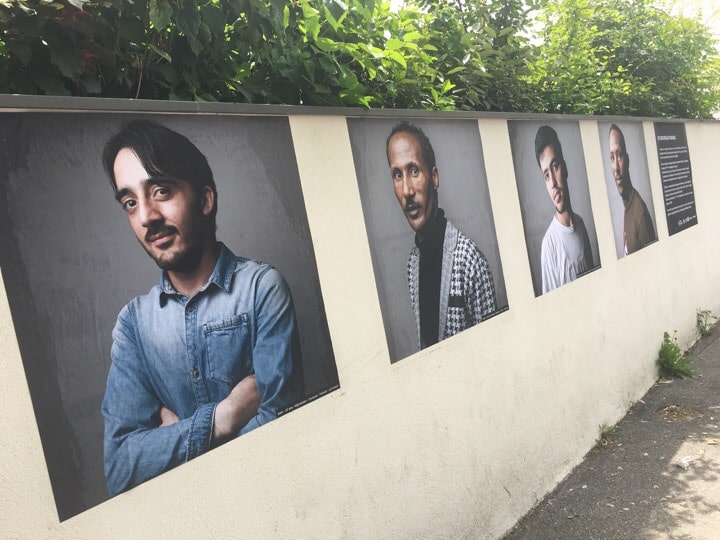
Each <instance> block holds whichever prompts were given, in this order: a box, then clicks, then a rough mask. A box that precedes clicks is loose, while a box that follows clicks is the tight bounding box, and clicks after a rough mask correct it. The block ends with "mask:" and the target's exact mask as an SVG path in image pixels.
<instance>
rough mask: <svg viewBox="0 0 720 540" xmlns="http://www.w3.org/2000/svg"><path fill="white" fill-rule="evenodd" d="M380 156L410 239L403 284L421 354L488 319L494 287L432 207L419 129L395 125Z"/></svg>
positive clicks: (483, 265)
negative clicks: (384, 159)
mask: <svg viewBox="0 0 720 540" xmlns="http://www.w3.org/2000/svg"><path fill="white" fill-rule="evenodd" d="M386 151H387V160H388V165H389V167H390V176H391V178H392V183H393V184H392V185H393V190H394V193H395V197H396V198H397V201H398V203H399V204H400V207H401V209H402V211H403V214H404V215H405V218H406V219H407V222H408V224H409V225H410V228H411V229H412V230H413V231H414V233H415V247H413V249H412V251H411V252H410V257H409V259H408V262H407V280H408V287H409V290H410V303H411V306H412V310H413V313H414V316H415V325H416V329H417V336H418V342H419V346H420V348H421V349H424V348H425V347H429V346H430V345H433V344H435V343H438V342H439V341H442V340H444V339H447V338H449V337H451V336H453V335H455V334H457V333H458V332H461V331H463V330H465V329H467V328H470V327H471V326H474V325H476V324H478V323H479V322H481V321H483V320H485V319H486V318H488V317H490V316H491V315H493V314H494V313H495V312H496V299H495V287H494V284H493V277H492V273H491V271H490V268H489V266H488V263H487V260H486V259H485V257H484V255H483V254H482V253H481V252H480V250H479V249H478V247H477V245H476V244H475V243H474V242H473V241H472V240H471V239H470V238H468V237H467V236H466V235H465V234H463V233H462V232H461V231H459V230H458V229H457V228H456V227H455V226H454V225H453V223H452V222H451V221H450V220H448V218H447V217H446V216H445V212H444V211H443V210H442V209H441V208H440V207H439V205H438V190H439V188H440V179H439V173H438V168H437V165H436V162H435V151H434V150H433V147H432V145H431V143H430V140H429V139H428V137H427V136H426V135H425V133H424V132H423V131H422V129H420V128H418V127H417V126H415V125H413V124H411V123H409V122H400V123H399V124H397V125H396V126H394V127H393V129H392V131H391V132H390V135H389V136H388V138H387V143H386Z"/></svg>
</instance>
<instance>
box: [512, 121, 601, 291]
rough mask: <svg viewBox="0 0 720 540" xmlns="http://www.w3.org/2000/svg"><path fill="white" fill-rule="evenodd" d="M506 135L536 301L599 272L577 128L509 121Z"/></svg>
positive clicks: (595, 238) (567, 125)
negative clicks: (518, 197) (508, 141)
mask: <svg viewBox="0 0 720 540" xmlns="http://www.w3.org/2000/svg"><path fill="white" fill-rule="evenodd" d="M509 130H510V142H511V146H512V152H513V162H514V164H515V178H516V181H517V184H518V194H519V196H520V208H521V211H522V215H523V227H524V230H525V239H526V243H527V249H528V256H529V259H530V269H531V274H532V277H533V286H534V289H535V295H536V296H539V295H541V294H545V293H548V292H550V291H552V290H554V289H557V288H558V287H561V286H563V285H565V284H567V283H570V282H572V281H574V280H575V279H577V278H578V277H580V276H582V275H584V274H586V273H588V272H589V271H591V270H593V269H595V268H597V267H598V266H599V262H596V261H599V256H598V255H597V253H598V250H597V236H596V234H595V224H594V222H593V216H592V209H591V207H590V196H589V190H588V184H587V174H586V172H585V159H584V156H583V154H582V152H583V150H582V145H581V144H580V140H581V139H580V133H579V127H578V125H577V123H573V124H570V123H563V124H560V123H558V124H557V125H553V126H550V125H546V124H539V123H533V122H522V121H512V122H509ZM575 132H577V133H575ZM528 154H529V156H528Z"/></svg>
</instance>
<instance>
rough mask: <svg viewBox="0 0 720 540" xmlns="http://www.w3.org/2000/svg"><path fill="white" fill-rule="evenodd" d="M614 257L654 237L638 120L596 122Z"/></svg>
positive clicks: (648, 175) (648, 241) (654, 238)
mask: <svg viewBox="0 0 720 540" xmlns="http://www.w3.org/2000/svg"><path fill="white" fill-rule="evenodd" d="M598 131H599V134H600V145H601V148H602V153H603V164H604V168H605V183H606V186H607V192H608V203H609V205H610V214H611V218H612V223H613V231H614V233H615V247H616V251H617V256H618V258H621V257H624V256H626V255H630V254H631V253H635V252H636V251H639V250H640V249H642V248H644V247H645V246H647V245H649V244H651V243H653V242H655V240H657V234H656V232H655V230H656V229H655V213H654V211H653V204H652V203H653V200H652V192H651V189H650V174H649V172H648V165H647V155H646V152H645V143H644V136H643V129H642V123H640V122H624V123H623V124H622V126H621V125H619V124H611V123H608V122H602V123H599V124H598Z"/></svg>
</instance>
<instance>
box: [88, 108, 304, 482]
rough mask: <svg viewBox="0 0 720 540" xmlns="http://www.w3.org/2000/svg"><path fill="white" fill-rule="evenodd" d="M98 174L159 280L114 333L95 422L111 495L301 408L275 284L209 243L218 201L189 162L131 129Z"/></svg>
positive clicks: (156, 138)
mask: <svg viewBox="0 0 720 540" xmlns="http://www.w3.org/2000/svg"><path fill="white" fill-rule="evenodd" d="M103 163H104V166H105V170H106V172H107V173H108V175H109V177H110V183H111V185H112V187H113V190H114V192H115V197H116V199H117V201H118V202H119V203H120V205H121V207H122V208H123V210H124V211H125V213H126V214H127V219H128V221H129V224H130V227H131V229H132V231H133V233H134V234H135V236H136V238H137V240H138V241H139V243H140V244H141V245H142V247H143V248H144V249H145V251H146V252H147V253H148V255H150V257H151V258H152V259H153V260H154V261H155V262H156V263H157V265H158V266H159V267H160V269H161V270H162V274H161V280H160V283H159V284H158V285H156V286H155V287H153V288H152V289H151V290H150V292H149V293H147V294H146V295H143V296H138V297H136V298H134V299H133V300H131V301H130V303H128V304H127V305H126V306H125V307H124V308H123V309H122V310H121V312H120V314H119V315H118V318H117V323H116V325H115V328H114V330H113V335H112V336H113V344H112V349H111V358H112V364H111V367H110V373H109V375H108V379H107V387H106V392H105V397H104V399H103V404H102V414H103V417H104V420H105V437H104V454H105V458H104V468H105V475H106V479H107V486H108V490H109V492H110V494H112V495H114V494H117V493H120V492H122V491H125V490H127V489H130V488H132V487H134V486H136V485H138V484H140V483H142V482H144V481H146V480H148V479H150V478H153V477H154V476H157V475H158V474H161V473H163V472H165V471H167V470H169V469H171V468H173V467H175V466H177V465H179V464H181V463H184V462H186V461H188V460H190V459H193V458H195V457H197V456H199V455H201V454H203V453H204V452H206V451H208V450H209V449H210V448H212V447H215V446H217V445H219V444H222V443H224V442H226V441H228V440H230V439H232V438H234V437H237V436H238V435H241V434H244V433H247V432H248V431H250V430H252V429H255V428H256V427H258V426H260V425H262V424H265V423H267V422H269V421H271V420H273V419H274V418H276V416H277V412H278V411H279V410H281V409H283V408H286V407H288V406H290V405H292V404H293V403H295V402H297V401H299V400H301V399H302V398H303V373H302V363H301V359H300V353H299V342H298V336H297V327H296V320H295V312H294V308H293V303H292V299H291V296H290V291H289V289H288V286H287V284H286V282H285V280H284V279H283V277H282V276H281V275H280V273H279V272H278V271H277V270H275V269H274V268H273V267H271V266H270V265H268V264H266V263H262V262H258V261H254V260H249V259H245V258H243V257H238V256H236V255H234V254H233V253H232V252H231V251H230V250H229V249H228V248H227V247H226V246H225V245H224V244H223V243H221V242H218V241H217V240H216V237H215V231H216V224H215V219H216V214H217V208H218V193H217V190H216V187H215V182H214V179H213V174H212V170H211V169H210V166H209V164H208V162H207V159H206V158H205V156H204V155H203V154H202V153H201V152H200V150H199V149H198V148H197V147H196V146H195V145H194V144H193V143H192V142H190V141H189V140H188V139H187V138H186V137H184V136H183V135H181V134H179V133H177V132H175V131H172V130H170V129H168V128H166V127H164V126H162V125H160V124H156V123H152V122H147V121H138V120H136V121H132V122H130V123H129V124H127V125H126V126H125V127H124V128H123V129H121V130H120V131H119V132H118V133H117V134H115V135H114V136H113V137H112V138H110V140H109V141H108V142H107V144H106V145H105V149H104V151H103Z"/></svg>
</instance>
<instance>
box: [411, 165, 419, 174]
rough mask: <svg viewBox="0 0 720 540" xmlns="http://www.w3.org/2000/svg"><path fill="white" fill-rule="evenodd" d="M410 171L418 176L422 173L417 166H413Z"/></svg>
mask: <svg viewBox="0 0 720 540" xmlns="http://www.w3.org/2000/svg"><path fill="white" fill-rule="evenodd" d="M410 173H412V175H413V176H417V175H418V174H420V169H418V168H417V167H413V168H412V169H410Z"/></svg>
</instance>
